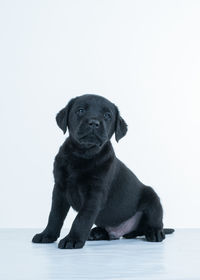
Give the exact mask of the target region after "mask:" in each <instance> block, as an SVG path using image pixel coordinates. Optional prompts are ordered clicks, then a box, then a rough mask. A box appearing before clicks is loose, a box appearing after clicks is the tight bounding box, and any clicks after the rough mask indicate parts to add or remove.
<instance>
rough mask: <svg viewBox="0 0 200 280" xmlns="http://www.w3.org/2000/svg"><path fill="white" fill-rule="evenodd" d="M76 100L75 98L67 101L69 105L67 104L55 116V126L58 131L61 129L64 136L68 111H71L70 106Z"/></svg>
mask: <svg viewBox="0 0 200 280" xmlns="http://www.w3.org/2000/svg"><path fill="white" fill-rule="evenodd" d="M76 99H77V98H73V99H71V100H70V101H69V103H68V104H67V106H65V108H63V109H62V110H60V111H59V112H58V114H57V115H56V122H57V125H58V126H59V127H60V129H62V131H63V133H64V134H65V133H66V131H67V126H68V116H69V111H70V109H71V107H72V105H73V103H74V101H75V100H76Z"/></svg>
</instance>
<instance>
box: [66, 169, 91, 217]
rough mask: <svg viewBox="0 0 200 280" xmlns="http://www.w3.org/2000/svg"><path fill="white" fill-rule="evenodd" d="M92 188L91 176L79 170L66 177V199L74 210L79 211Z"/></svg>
mask: <svg viewBox="0 0 200 280" xmlns="http://www.w3.org/2000/svg"><path fill="white" fill-rule="evenodd" d="M92 188H95V179H94V178H93V177H92V176H91V174H89V173H87V172H84V171H81V170H79V171H78V172H71V174H69V175H68V178H67V190H66V191H67V199H68V202H69V204H70V205H71V206H72V207H73V209H74V210H76V211H79V210H80V209H81V207H82V206H83V204H84V202H85V201H86V200H87V197H88V196H89V193H90V192H91V191H92Z"/></svg>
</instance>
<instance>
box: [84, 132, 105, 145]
mask: <svg viewBox="0 0 200 280" xmlns="http://www.w3.org/2000/svg"><path fill="white" fill-rule="evenodd" d="M79 143H80V144H81V145H84V146H87V147H88V148H91V147H101V146H102V144H103V143H102V140H101V139H100V137H99V136H97V135H96V134H87V135H84V136H82V137H80V138H79Z"/></svg>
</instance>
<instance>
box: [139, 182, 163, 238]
mask: <svg viewBox="0 0 200 280" xmlns="http://www.w3.org/2000/svg"><path fill="white" fill-rule="evenodd" d="M139 208H140V209H141V210H142V211H143V215H144V219H143V224H142V227H143V229H142V230H143V231H144V235H145V237H146V240H147V241H151V242H161V241H162V240H163V239H165V233H164V229H163V222H162V220H163V209H162V205H161V203H160V199H159V197H158V195H157V194H156V193H155V191H154V190H153V189H152V188H151V187H145V188H144V190H143V194H142V197H141V200H140V204H139Z"/></svg>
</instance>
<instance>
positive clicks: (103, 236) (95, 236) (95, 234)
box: [88, 227, 110, 241]
mask: <svg viewBox="0 0 200 280" xmlns="http://www.w3.org/2000/svg"><path fill="white" fill-rule="evenodd" d="M88 240H93V241H95V240H110V238H109V235H108V232H107V231H106V230H105V229H104V228H102V227H95V228H93V229H91V230H90V234H89V237H88Z"/></svg>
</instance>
